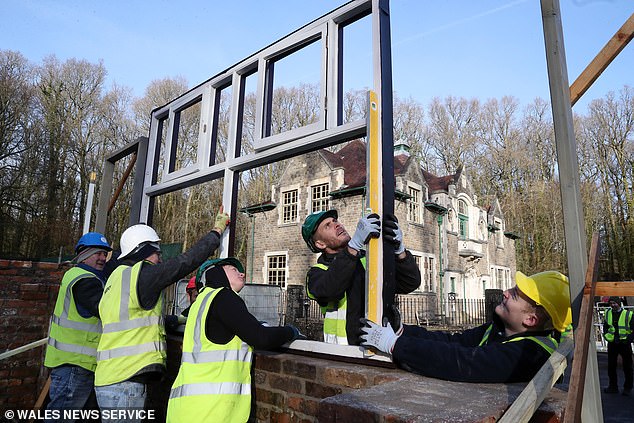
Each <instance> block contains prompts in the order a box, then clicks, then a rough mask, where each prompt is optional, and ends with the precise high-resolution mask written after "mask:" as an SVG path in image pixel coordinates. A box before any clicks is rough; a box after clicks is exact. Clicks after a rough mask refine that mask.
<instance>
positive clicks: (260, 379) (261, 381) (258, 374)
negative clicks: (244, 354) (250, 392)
mask: <svg viewBox="0 0 634 423" xmlns="http://www.w3.org/2000/svg"><path fill="white" fill-rule="evenodd" d="M267 376H268V373H266V372H262V371H260V370H255V371H254V372H253V380H252V382H253V383H254V384H255V385H258V386H261V385H265V384H266V383H267Z"/></svg>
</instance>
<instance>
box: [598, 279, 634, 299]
mask: <svg viewBox="0 0 634 423" xmlns="http://www.w3.org/2000/svg"><path fill="white" fill-rule="evenodd" d="M594 295H597V296H603V295H608V296H612V295H615V296H618V297H631V296H634V282H632V281H627V282H624V281H619V282H604V281H602V282H597V286H596V288H595V291H594Z"/></svg>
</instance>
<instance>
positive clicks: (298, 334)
mask: <svg viewBox="0 0 634 423" xmlns="http://www.w3.org/2000/svg"><path fill="white" fill-rule="evenodd" d="M286 327H287V328H291V329H292V330H293V339H291V341H295V340H297V339H307V338H306V336H305V335H304V334H303V333H301V332H300V331H299V329H297V328H296V327H295V326H293V325H286Z"/></svg>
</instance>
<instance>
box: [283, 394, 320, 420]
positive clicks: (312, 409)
mask: <svg viewBox="0 0 634 423" xmlns="http://www.w3.org/2000/svg"><path fill="white" fill-rule="evenodd" d="M286 405H287V406H288V408H289V409H290V410H295V411H299V412H300V413H303V414H306V415H309V416H316V415H317V413H318V412H319V402H318V401H314V400H311V399H306V398H301V397H288V398H287V399H286Z"/></svg>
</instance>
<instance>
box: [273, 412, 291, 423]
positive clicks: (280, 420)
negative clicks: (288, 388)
mask: <svg viewBox="0 0 634 423" xmlns="http://www.w3.org/2000/svg"><path fill="white" fill-rule="evenodd" d="M271 421H272V422H275V423H292V422H291V419H290V416H289V415H288V414H286V413H279V412H277V411H273V410H271Z"/></svg>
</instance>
